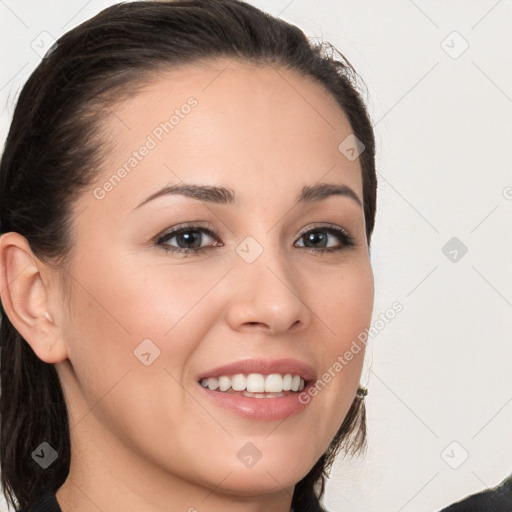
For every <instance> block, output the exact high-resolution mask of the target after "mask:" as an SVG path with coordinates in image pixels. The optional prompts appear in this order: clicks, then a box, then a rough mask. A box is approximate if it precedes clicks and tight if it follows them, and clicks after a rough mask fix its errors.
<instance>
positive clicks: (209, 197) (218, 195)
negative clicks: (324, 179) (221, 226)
mask: <svg viewBox="0 0 512 512" xmlns="http://www.w3.org/2000/svg"><path fill="white" fill-rule="evenodd" d="M165 195H182V196H186V197H191V198H192V199H197V200H199V201H206V202H209V203H216V204H235V203H236V194H235V192H234V191H233V190H231V189H229V188H226V187H215V186H209V185H194V184H190V183H184V184H180V185H171V186H168V187H164V188H162V189H161V190H159V191H157V192H155V193H154V194H152V195H150V196H149V197H148V198H146V199H144V201H142V203H140V204H139V205H138V206H137V207H136V208H140V207H141V206H142V205H144V204H146V203H148V202H149V201H152V200H153V199H156V198H157V197H161V196H165ZM334 195H340V196H345V197H348V198H349V199H352V200H353V201H355V202H356V203H357V204H358V205H359V206H361V207H362V206H363V203H362V201H361V199H359V197H358V195H357V194H356V193H355V192H354V191H353V190H352V189H351V188H350V187H348V186H347V185H337V184H334V183H319V184H316V185H306V186H304V187H303V188H302V192H301V193H300V194H299V196H298V197H297V199H296V203H304V202H312V201H320V200H322V199H327V198H328V197H330V196H334ZM136 208H135V209H136Z"/></svg>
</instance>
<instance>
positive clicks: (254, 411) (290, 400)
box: [199, 384, 307, 421]
mask: <svg viewBox="0 0 512 512" xmlns="http://www.w3.org/2000/svg"><path fill="white" fill-rule="evenodd" d="M199 387H200V388H201V389H202V390H203V392H204V393H206V395H207V396H208V397H209V398H210V399H211V400H212V401H213V402H214V403H215V404H216V405H218V406H219V407H223V408H225V409H229V410H230V411H232V412H234V413H235V414H238V415H240V416H244V417H246V418H251V419H253V420H266V421H274V420H284V419H285V418H288V417H289V416H292V415H293V414H298V413H300V412H302V411H303V410H304V409H305V408H306V406H307V404H302V403H301V402H300V401H299V396H300V395H301V394H302V393H304V392H305V391H307V387H305V388H304V389H303V390H302V391H300V392H299V393H294V394H293V395H288V396H282V397H277V398H251V397H248V396H243V395H235V394H230V393H222V392H221V391H212V390H211V389H208V388H205V387H203V386H201V385H200V384H199Z"/></svg>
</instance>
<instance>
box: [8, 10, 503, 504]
mask: <svg viewBox="0 0 512 512" xmlns="http://www.w3.org/2000/svg"><path fill="white" fill-rule="evenodd" d="M112 3H114V2H112V1H108V0H89V1H86V0H72V1H69V0H68V1H64V0H60V1H51V2H50V1H36V0H33V1H27V0H22V1H20V0H0V20H1V22H0V23H1V24H0V47H1V48H2V54H1V60H0V65H1V78H0V105H1V119H0V130H1V137H2V140H3V139H5V136H6V134H7V129H8V126H9V121H10V117H11V115H12V111H13V105H14V102H15V100H16V97H17V93H18V91H19V88H20V86H21V85H22V84H23V83H24V82H25V80H26V79H27V77H28V75H29V73H30V72H31V70H32V69H33V68H34V67H35V66H36V65H37V64H38V62H39V60H40V55H39V53H40V52H44V51H45V50H46V49H47V48H48V47H49V45H50V44H51V38H52V37H55V38H57V37H59V36H60V35H61V34H62V33H63V32H65V31H67V30H69V29H71V28H72V27H74V26H76V25H77V24H78V23H80V22H82V21H84V20H85V19H87V18H89V17H91V16H92V15H94V14H96V13H97V12H98V11H99V10H101V9H102V8H104V7H106V6H108V5H111V4H112ZM250 3H253V4H254V5H256V6H258V7H260V8H263V9H264V10H267V11H269V12H271V13H272V14H275V15H280V16H281V17H283V18H284V19H285V20H287V21H290V22H292V23H295V24H297V25H299V26H300V27H301V28H302V29H303V30H304V31H305V32H306V33H307V34H308V35H309V36H312V37H315V38H322V39H326V40H328V41H330V42H332V43H333V44H334V45H335V46H336V47H338V48H339V49H340V50H341V51H342V52H343V53H344V54H345V55H346V56H347V57H348V58H349V60H350V61H351V62H352V63H353V64H354V66H355V68H356V69H357V71H358V72H359V73H360V74H361V75H362V77H363V78H364V80H365V82H366V84H367V85H368V88H369V96H370V110H371V113H372V116H373V120H374V123H375V129H376V134H377V143H378V171H379V180H380V183H379V200H378V221H377V225H376V231H375V236H374V240H373V246H372V264H373V268H374V272H375V278H376V300H375V319H377V318H378V316H379V314H380V313H382V312H384V311H386V310H387V309H388V308H389V307H390V306H391V304H392V303H393V302H395V301H399V302H400V303H401V304H403V308H404V309H403V311H402V312H401V313H399V314H398V315H397V316H396V318H395V319H394V320H393V321H391V322H390V323H389V324H387V325H386V326H385V328H384V329H382V330H381V331H380V332H379V334H378V335H377V336H376V337H374V338H373V339H372V341H371V343H370V344H369V351H368V356H367V365H366V369H365V372H364V374H363V381H364V382H365V383H367V385H368V387H369V390H370V391H369V395H368V397H367V404H368V427H369V450H368V453H367V455H366V456H365V457H364V458H358V459H355V460H347V459H346V460H344V461H342V460H340V461H339V462H338V463H337V464H336V465H335V468H334V471H333V473H332V476H331V479H330V482H329V484H328V487H327V492H326V499H325V504H326V506H327V508H328V509H329V510H331V511H334V512H335V511H345V512H356V511H358V512H359V511H361V512H363V511H364V512H368V511H379V512H382V511H383V512H388V511H393V512H400V511H405V512H407V511H411V512H413V511H414V512H423V511H425V512H427V511H428V512H432V511H435V510H438V509H439V508H441V507H442V506H444V505H447V504H449V503H451V502H452V501H455V500H457V499H459V498H461V497H463V496H465V495H467V494H469V493H473V492H477V491H480V490H482V489H483V488H485V487H487V486H493V485H496V484H498V483H499V482H500V481H501V480H502V479H503V478H504V477H505V476H506V475H507V474H509V473H510V472H512V442H511V438H510V432H511V427H512V403H511V402H512V385H511V384H512V372H511V369H512V346H511V343H510V341H511V336H510V333H511V331H512V315H511V313H512V270H511V252H512V251H511V249H512V243H511V242H512V230H511V227H512V225H511V220H512V172H511V164H512V154H511V151H510V148H511V145H512V115H511V114H512V35H511V32H510V27H511V26H512V25H511V21H512V2H511V1H504V0H502V1H496V0H474V1H471V2H469V1H465V2H462V1H455V0H453V1H450V2H445V1H441V0H437V1H425V0H417V1H415V2H413V1H412V0H410V1H407V0H393V1H377V0H373V1H370V0H363V1H361V0H344V1H338V0H337V1H334V0H330V1H324V2H315V3H313V2H310V1H305V0H292V1H290V0H277V1H270V0H252V1H251V2H250ZM453 32H457V33H456V34H454V33H453ZM466 45H469V46H468V48H467V49H466V50H465V51H464V52H463V53H461V52H462V51H463V50H464V48H465V46H466ZM459 54H460V55H459ZM452 237H457V238H458V240H459V241H460V242H462V243H463V244H464V245H465V246H466V247H467V248H468V252H467V254H465V255H464V256H461V254H462V252H461V251H460V248H457V247H454V248H452V247H449V248H448V249H447V250H445V252H446V253H447V254H448V256H446V255H445V254H444V253H443V252H442V248H443V247H444V246H445V244H446V243H447V242H448V241H449V240H450V239H451V238H452ZM456 243H459V242H456ZM453 250H455V251H457V252H456V253H454V252H453ZM450 251H452V252H451V253H450ZM450 258H451V259H454V258H455V259H456V261H451V259H450ZM454 442H455V443H454ZM465 457H467V459H466V460H464V458H465ZM5 510H6V508H5V505H4V503H3V502H2V503H0V511H5Z"/></svg>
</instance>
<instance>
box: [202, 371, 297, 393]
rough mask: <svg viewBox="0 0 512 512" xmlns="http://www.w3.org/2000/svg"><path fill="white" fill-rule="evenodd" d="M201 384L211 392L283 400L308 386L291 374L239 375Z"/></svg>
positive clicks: (222, 377)
mask: <svg viewBox="0 0 512 512" xmlns="http://www.w3.org/2000/svg"><path fill="white" fill-rule="evenodd" d="M199 384H200V385H201V386H203V387H204V388H208V389H210V390H211V391H217V392H219V393H224V394H232V395H240V396H246V397H249V398H281V397H285V396H289V395H295V394H297V393H299V392H300V391H302V390H303V389H304V387H305V385H306V381H305V379H303V378H302V377H301V376H300V375H294V374H291V373H285V374H280V373H271V374H268V375H264V374H261V373H249V374H243V373H238V374H235V375H230V376H229V375H221V376H219V377H209V378H207V379H206V378H204V379H201V380H200V381H199Z"/></svg>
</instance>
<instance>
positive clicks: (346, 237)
mask: <svg viewBox="0 0 512 512" xmlns="http://www.w3.org/2000/svg"><path fill="white" fill-rule="evenodd" d="M190 232H200V233H204V234H206V235H208V236H210V237H212V238H216V239H217V240H219V239H220V235H219V233H218V232H217V231H216V230H215V229H212V228H207V227H204V226H194V225H192V224H180V225H179V226H176V227H175V228H174V229H173V230H172V231H169V232H168V233H165V234H163V235H161V236H158V237H157V239H156V245H157V246H158V247H161V248H162V249H163V250H164V251H165V252H166V253H169V252H171V253H180V254H182V255H183V256H185V257H186V256H197V255H199V254H203V253H204V252H205V251H206V250H208V249H213V248H215V247H222V246H223V244H222V245H213V246H212V245H210V246H207V247H200V248H198V249H190V248H189V249H183V248H181V247H170V246H169V245H168V244H166V243H165V242H167V241H168V240H169V239H171V238H174V237H175V236H177V235H181V234H183V233H190ZM317 232H325V233H328V234H330V235H336V236H337V237H338V239H339V240H340V245H339V246H335V247H327V248H325V247H324V248H320V249H315V248H314V247H305V246H303V248H304V249H305V250H306V251H307V252H312V253H314V254H316V255H321V254H322V253H325V252H328V253H332V252H338V251H343V250H345V249H347V248H349V247H353V246H354V245H356V243H355V240H354V237H353V236H352V235H350V234H349V233H347V231H345V230H344V229H343V228H341V227H339V226H336V225H334V224H328V225H322V226H315V227H314V228H311V227H309V228H307V229H305V230H303V231H301V233H300V234H299V237H298V239H297V240H300V239H301V238H303V237H304V236H305V235H307V234H309V233H317Z"/></svg>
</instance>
